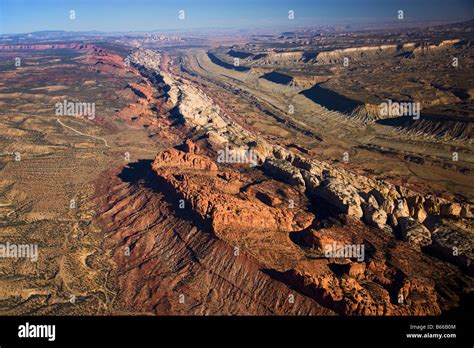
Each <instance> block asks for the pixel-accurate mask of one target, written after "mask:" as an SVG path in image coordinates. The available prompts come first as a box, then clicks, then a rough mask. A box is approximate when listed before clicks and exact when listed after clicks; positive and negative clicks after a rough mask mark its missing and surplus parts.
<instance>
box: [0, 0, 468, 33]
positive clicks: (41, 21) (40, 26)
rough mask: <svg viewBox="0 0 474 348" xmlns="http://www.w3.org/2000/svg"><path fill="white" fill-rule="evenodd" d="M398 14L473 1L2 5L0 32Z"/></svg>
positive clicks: (37, 1) (458, 15) (165, 0)
mask: <svg viewBox="0 0 474 348" xmlns="http://www.w3.org/2000/svg"><path fill="white" fill-rule="evenodd" d="M399 9H402V10H404V12H405V19H406V20H407V21H432V20H436V21H439V20H447V21H457V20H459V21H462V20H467V19H473V18H474V0H0V33H2V34H5V33H25V32H31V31H38V30H70V31H89V30H99V31H149V30H172V29H193V28H253V27H259V28H265V27H282V28H284V27H289V26H309V25H328V24H354V23H376V22H384V21H395V19H396V13H397V10H399ZM70 10H74V11H75V12H76V19H75V20H70V19H69V11H70ZM179 10H184V11H185V20H179V18H178V11H179ZM289 10H294V11H295V19H294V20H293V21H291V22H290V21H289V19H288V11H289Z"/></svg>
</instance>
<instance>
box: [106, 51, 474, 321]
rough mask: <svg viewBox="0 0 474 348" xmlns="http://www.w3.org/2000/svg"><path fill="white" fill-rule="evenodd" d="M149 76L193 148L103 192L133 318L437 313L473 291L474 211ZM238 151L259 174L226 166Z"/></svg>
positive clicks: (125, 174)
mask: <svg viewBox="0 0 474 348" xmlns="http://www.w3.org/2000/svg"><path fill="white" fill-rule="evenodd" d="M150 55H151V53H149V54H147V55H144V56H141V55H140V54H137V55H135V58H134V59H135V63H137V64H140V65H142V66H144V67H145V68H146V67H147V66H148V65H147V59H148V58H149V57H150ZM146 57H148V58H146ZM145 58H146V59H145ZM148 69H152V70H154V71H156V72H160V73H162V74H163V76H164V81H165V83H166V84H167V85H168V87H169V88H167V90H168V91H169V93H168V95H167V96H165V97H164V98H165V99H166V103H165V104H166V107H167V108H168V109H170V110H171V109H174V110H178V111H179V114H178V115H176V114H174V115H173V116H174V117H180V118H181V120H182V121H183V122H184V127H183V128H182V129H181V131H182V133H181V139H183V140H184V139H187V141H185V142H182V143H181V142H179V141H176V140H177V139H176V138H173V140H174V141H172V142H171V141H170V142H169V143H167V144H166V145H164V144H163V148H162V149H161V150H159V151H158V153H157V155H156V157H155V159H154V161H152V162H151V161H139V162H136V163H132V164H130V165H129V166H128V167H126V168H124V169H120V168H118V169H115V170H114V171H111V172H108V173H104V180H103V182H102V183H101V184H100V185H99V186H98V192H99V197H100V198H99V202H100V205H101V213H100V215H99V219H100V221H101V223H102V225H103V226H104V229H105V230H106V231H107V242H106V244H107V247H109V248H111V249H112V250H113V251H114V259H115V261H116V263H117V265H118V270H119V271H118V274H117V277H118V283H117V288H118V296H117V299H116V301H117V302H118V303H119V304H120V306H121V307H122V308H123V310H124V311H125V310H131V309H133V310H138V311H142V312H152V313H158V314H264V315H268V314H290V315H292V314H295V315H303V314H311V315H327V314H334V313H336V314H341V315H438V314H440V313H442V312H444V311H447V310H450V309H452V308H455V307H457V306H458V305H459V302H460V300H461V298H460V296H462V294H464V293H467V292H469V291H470V290H471V289H472V285H473V281H472V271H473V269H472V258H473V254H472V245H474V241H473V224H472V221H473V207H472V206H471V205H469V204H460V203H457V202H454V201H450V200H448V199H442V198H439V197H434V196H432V195H430V194H429V193H427V192H415V191H413V190H410V189H407V188H405V187H403V186H400V185H395V184H392V183H390V182H386V181H381V180H376V179H373V178H370V177H367V176H362V175H359V174H356V173H353V172H351V171H349V170H346V169H343V168H341V167H336V166H333V165H330V164H328V163H325V162H322V161H317V160H315V159H310V158H307V157H305V156H302V155H299V154H295V153H293V152H292V151H290V150H289V149H287V148H283V147H281V146H279V145H275V144H272V143H269V142H267V141H265V140H263V139H259V138H258V137H257V136H255V135H253V134H252V133H250V132H249V131H247V130H246V129H244V128H243V127H241V126H238V125H236V124H235V123H233V122H232V120H231V118H230V117H229V116H228V115H226V113H225V112H224V111H223V110H222V109H221V108H220V107H219V105H217V104H214V103H212V98H211V97H209V96H207V95H205V93H203V92H202V91H200V90H199V89H198V88H197V87H196V86H194V85H192V84H191V83H189V82H187V81H183V80H180V79H178V78H176V77H174V76H173V75H172V74H171V73H169V72H166V71H163V70H162V67H157V66H152V65H149V66H148ZM157 69H158V70H157ZM131 88H132V90H133V91H134V92H135V93H137V91H139V92H140V94H141V95H142V98H145V99H149V97H150V98H151V95H150V96H148V97H147V93H146V91H144V90H142V89H141V88H138V87H137V86H131ZM165 104H163V105H165ZM162 117H163V119H166V117H167V116H166V115H162ZM160 125H161V127H164V129H165V132H166V127H168V129H172V128H173V127H174V125H173V124H172V123H163V122H161V123H160ZM191 138H192V139H193V140H194V141H191V140H190V139H191ZM228 147H231V148H232V149H243V150H246V151H247V150H248V151H255V153H257V155H256V157H255V158H256V163H255V165H249V163H230V162H232V161H230V162H225V161H224V162H221V161H218V158H219V156H218V153H219V151H223V150H224V149H225V148H228ZM346 247H347V248H346ZM348 248H349V249H350V250H349V249H348ZM351 248H353V249H351ZM347 251H351V253H347Z"/></svg>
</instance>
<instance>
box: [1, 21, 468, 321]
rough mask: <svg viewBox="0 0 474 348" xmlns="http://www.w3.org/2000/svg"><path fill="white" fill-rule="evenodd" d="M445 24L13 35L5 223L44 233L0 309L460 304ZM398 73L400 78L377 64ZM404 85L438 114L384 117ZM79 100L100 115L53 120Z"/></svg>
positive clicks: (329, 311) (461, 153) (32, 238)
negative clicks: (26, 39)
mask: <svg viewBox="0 0 474 348" xmlns="http://www.w3.org/2000/svg"><path fill="white" fill-rule="evenodd" d="M466 25H467V26H468V27H469V25H471V26H472V24H469V23H468V24H462V25H461V24H460V25H459V26H460V27H462V28H464V26H466ZM433 31H434V32H436V33H440V32H443V33H444V34H443V36H444V37H445V38H444V39H442V40H439V39H438V38H435V39H431V41H430V42H427V41H428V40H427V39H425V38H423V39H420V40H418V41H419V42H418V41H416V40H412V39H416V38H417V35H422V34H417V35H412V36H414V38H413V37H409V38H407V40H406V42H404V43H403V44H400V43H393V42H391V41H393V40H392V39H391V38H390V34H388V33H386V34H384V35H385V36H384V37H383V40H382V38H381V37H379V36H380V35H382V34H380V33H376V34H373V35H368V34H367V37H366V38H363V39H361V36H362V35H365V34H364V33H357V35H355V36H354V37H352V38H351V37H350V36H348V35H346V36H344V37H343V39H341V36H338V34H334V36H330V35H328V37H327V38H322V37H321V36H319V35H315V36H314V37H307V36H308V35H309V34H308V33H306V32H302V33H300V34H295V35H293V34H292V35H290V36H291V37H290V38H286V37H284V35H283V37H282V35H275V36H270V37H268V36H262V37H258V38H257V39H255V38H254V39H253V40H252V41H251V43H248V42H243V43H241V44H240V43H239V44H229V42H228V41H227V40H225V39H222V41H220V42H218V43H219V45H216V44H215V43H214V42H213V41H211V40H210V39H209V41H208V42H207V44H206V45H204V46H202V47H201V46H199V45H191V44H190V45H189V47H187V46H186V43H187V42H188V41H187V39H185V38H184V39H180V38H178V39H177V40H174V39H173V42H174V41H177V42H179V45H177V46H171V47H170V46H166V45H168V44H169V42H168V40H150V38H148V37H145V38H142V39H140V38H137V37H134V38H133V39H129V40H127V39H121V41H120V42H117V41H119V40H109V41H106V44H104V39H103V38H100V39H97V40H95V41H96V42H94V43H90V42H82V41H81V40H77V41H78V42H72V39H71V42H69V41H68V42H62V43H60V42H58V43H50V42H49V43H42V42H38V43H28V44H21V45H20V44H18V45H15V44H8V45H6V44H3V43H2V42H0V57H2V60H0V63H1V65H0V75H1V77H2V79H1V83H0V106H4V107H5V106H7V108H2V109H1V111H0V114H1V117H2V120H3V121H2V123H1V125H0V127H1V128H0V142H1V144H2V149H4V152H3V153H2V154H1V157H0V159H1V162H0V170H1V172H2V180H1V181H0V192H1V196H0V197H1V200H0V221H1V224H0V233H1V235H2V236H8V238H9V239H10V240H13V241H21V242H24V243H37V244H38V245H39V259H38V262H37V263H31V262H30V261H29V260H6V259H4V260H0V262H1V268H0V270H1V272H0V283H1V285H2V286H1V288H0V289H1V291H0V299H1V301H0V302H1V305H0V312H1V313H2V314H10V315H11V314H73V315H82V314H100V315H104V314H105V315H121V314H125V315H135V314H141V315H315V316H335V315H344V316H347V315H411V316H418V315H443V314H448V313H450V312H453V311H459V310H461V311H462V310H463V305H464V303H466V301H468V300H469V299H471V298H472V287H473V284H474V283H473V271H474V270H473V257H474V253H473V245H474V224H473V221H474V206H473V197H474V186H473V180H472V169H473V167H474V149H473V143H472V113H471V110H472V90H473V89H474V86H473V85H472V82H473V81H474V80H473V78H472V70H469V69H471V68H472V64H473V62H472V56H471V58H468V57H469V55H470V53H472V45H471V41H469V40H470V35H472V34H471V32H470V31H468V30H466V31H465V32H456V35H458V36H459V35H460V36H461V38H460V39H459V38H451V37H450V36H451V34H450V31H449V29H448V28H434V29H433ZM377 35H379V36H377ZM463 35H464V36H466V37H462V36H463ZM189 40H191V39H189ZM213 40H215V38H214V39H213ZM351 40H352V41H351ZM354 40H356V41H357V40H360V41H365V44H364V45H363V46H362V45H354V42H353V41H354ZM75 41H76V40H75ZM92 41H94V40H92ZM382 41H384V42H385V41H388V43H384V44H382V43H381V42H382ZM302 42H304V44H303V43H302ZM336 42H337V44H336ZM367 44H369V45H367ZM308 45H310V47H309V49H308V48H307V47H306V46H308ZM311 45H312V46H311ZM351 45H354V46H355V47H346V46H351ZM196 46H198V47H196ZM340 46H343V47H340ZM275 47H279V48H278V49H277V48H275ZM282 47H283V49H282ZM314 47H326V48H325V49H324V50H323V51H316V50H315V49H314ZM432 52H435V53H432ZM453 52H455V53H457V54H458V55H459V56H460V57H463V59H464V58H465V59H466V60H465V63H464V64H465V65H463V66H462V67H461V68H460V70H458V71H457V72H456V73H455V75H456V74H460V75H463V74H464V75H466V76H465V78H464V79H461V78H459V75H456V76H455V77H453V80H452V81H434V80H433V81H432V78H431V77H430V76H424V77H421V76H418V77H416V78H417V79H418V80H417V82H416V83H417V84H418V85H424V86H426V88H424V89H421V90H420V89H416V88H413V89H410V88H408V90H407V91H405V92H406V93H405V92H403V93H404V95H403V96H402V94H403V93H402V92H400V91H398V90H397V89H399V88H398V87H397V86H400V84H401V83H404V82H405V80H404V79H405V78H406V79H414V77H413V76H412V75H416V73H415V72H413V71H414V69H415V68H416V69H421V68H422V67H424V66H426V64H431V63H430V62H432V60H434V61H436V62H437V63H436V66H441V65H443V67H442V68H440V69H441V72H440V75H443V74H444V72H445V70H444V69H447V68H446V67H445V66H446V64H445V63H446V62H445V61H443V59H444V58H445V57H451V55H452V53H453ZM420 56H426V57H427V58H426V59H419V57H420ZM14 57H20V58H21V60H22V65H21V66H20V67H14V64H13V63H12V62H13V61H14V60H13V58H14ZM408 57H412V58H408ZM234 58H238V59H239V60H240V64H239V67H240V68H241V69H235V68H236V67H235V65H234V63H233V62H234ZM344 58H348V59H349V62H350V63H349V64H353V63H354V66H352V65H350V67H351V69H353V70H351V71H350V72H348V71H346V70H344ZM403 59H406V60H409V61H403V62H402V63H400V60H403ZM394 61H397V63H396V64H395V63H394ZM377 62H378V63H377ZM377 64H379V66H377ZM397 64H398V65H397ZM396 66H401V67H402V68H401V69H402V70H403V69H406V70H403V71H401V72H400V75H397V77H396V78H390V75H389V73H387V72H386V71H383V70H384V69H386V70H387V71H388V69H387V67H390V69H395V67H396ZM372 68H373V69H374V70H373V73H374V74H376V73H377V72H379V73H380V76H379V78H378V79H373V78H372V77H371V75H370V74H367V69H372ZM443 76H444V75H443ZM397 79H399V80H397ZM414 83H415V82H414ZM77 86H79V87H77ZM356 86H359V87H357V88H356ZM360 86H363V87H360ZM76 87H77V88H76ZM433 90H436V91H437V92H436V93H434V94H433V93H432V92H433ZM417 93H418V94H417ZM407 96H410V98H408V97H407ZM411 97H415V98H411ZM403 98H408V99H410V100H412V99H415V100H417V99H416V98H419V99H420V100H422V101H423V103H424V104H423V110H424V109H425V108H427V109H428V111H427V113H425V114H424V113H423V112H422V114H421V118H420V120H416V121H414V120H406V119H402V120H400V119H398V117H393V118H391V117H381V116H380V115H379V114H378V113H377V111H376V110H377V108H378V105H379V103H380V102H381V101H382V100H386V99H390V100H394V101H396V100H404V99H403ZM66 99H67V100H68V101H69V100H71V101H76V100H80V101H84V102H93V103H94V106H95V115H96V116H95V117H94V118H93V119H91V118H89V119H88V118H87V117H82V118H81V117H74V116H63V115H56V114H55V108H54V105H55V104H56V103H58V102H60V103H61V102H63V101H64V100H66ZM322 99H325V101H323V100H322ZM329 105H331V106H332V105H336V106H337V105H342V107H343V108H342V109H338V108H336V107H334V108H333V107H329ZM345 108H347V109H345ZM461 109H462V110H464V111H463V113H460V112H459V113H458V112H457V110H461ZM428 113H429V114H428ZM431 113H432V114H431ZM229 151H232V152H235V153H240V154H245V156H248V155H249V154H252V156H254V157H252V161H248V157H245V156H242V157H240V156H238V157H236V158H239V159H240V160H229V159H228V158H227V157H225V156H220V155H219V154H221V153H223V152H226V153H229ZM15 153H19V154H20V155H21V156H20V157H21V159H20V160H16V157H15V155H14V154H15ZM454 153H455V154H456V156H457V157H456V159H455V160H454ZM345 247H347V249H346V250H347V251H348V253H342V254H338V253H337V252H336V249H337V248H340V249H341V248H342V249H344V248H345ZM352 247H353V248H352ZM351 248H352V249H351ZM328 250H329V251H330V252H329V253H328V252H327V251H328ZM351 250H358V251H359V253H358V254H357V255H356V253H353V254H352V255H350V252H351ZM331 251H332V252H331ZM361 252H363V254H361ZM72 299H73V300H72Z"/></svg>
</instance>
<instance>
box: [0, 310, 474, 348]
mask: <svg viewBox="0 0 474 348" xmlns="http://www.w3.org/2000/svg"><path fill="white" fill-rule="evenodd" d="M27 322H28V323H29V324H36V325H45V324H46V325H51V324H52V325H55V326H56V327H55V340H54V341H52V342H50V341H48V339H47V338H44V337H43V338H20V337H18V331H19V326H20V325H24V324H25V323H27ZM472 324H473V320H472V316H471V315H464V316H462V317H451V316H450V317H231V316H221V317H187V316H167V317H160V316H158V317H152V316H148V317H143V316H136V317H130V316H127V317H97V316H94V317H49V316H48V317H44V316H43V317H39V316H29V317H26V316H22V317H0V346H1V348H5V347H7V348H8V347H13V346H17V345H18V346H19V345H21V346H25V345H34V346H39V345H41V346H57V345H65V344H81V345H84V344H87V346H91V344H92V345H93V344H98V345H102V346H103V345H131V346H133V347H135V346H139V345H147V344H152V345H155V346H156V344H159V345H160V346H164V345H180V344H181V345H183V344H184V345H190V344H192V345H193V346H194V347H195V346H196V345H199V344H204V345H210V344H218V345H229V344H245V345H247V344H258V345H267V344H270V345H275V344H279V345H281V344H284V345H287V346H301V345H311V347H316V345H315V344H316V343H317V344H318V346H320V345H321V344H324V345H327V346H334V345H345V346H347V345H351V346H353V345H378V346H381V345H383V344H394V345H399V344H403V345H405V344H406V345H415V346H430V347H433V346H438V345H447V346H450V347H456V346H469V347H472V343H473V342H474V335H473V331H474V329H473V327H474V326H473V325H472ZM410 325H422V326H423V325H425V326H427V325H433V329H431V330H430V329H429V327H426V328H425V329H424V330H423V331H420V330H419V329H414V328H412V329H410ZM436 325H456V328H455V329H436ZM430 332H431V333H437V334H444V333H448V334H453V333H455V334H456V338H441V339H438V338H407V334H412V333H421V334H426V333H430Z"/></svg>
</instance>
